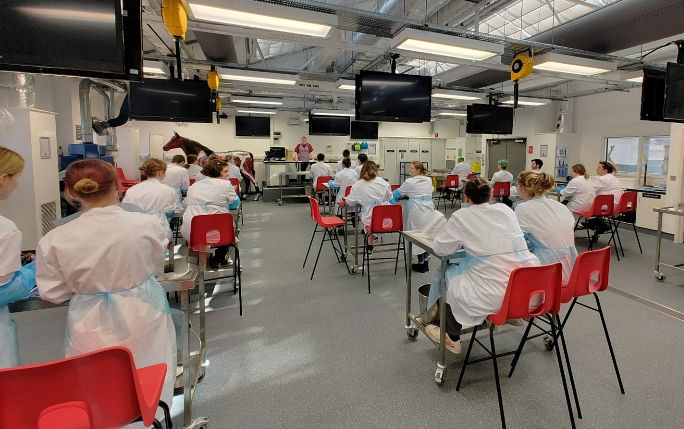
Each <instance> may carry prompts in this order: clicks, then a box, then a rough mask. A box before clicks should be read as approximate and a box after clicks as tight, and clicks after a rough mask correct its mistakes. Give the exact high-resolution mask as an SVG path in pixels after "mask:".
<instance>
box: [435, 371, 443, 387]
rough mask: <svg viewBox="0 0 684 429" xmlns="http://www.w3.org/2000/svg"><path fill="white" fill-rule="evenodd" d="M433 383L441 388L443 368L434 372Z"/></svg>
mask: <svg viewBox="0 0 684 429" xmlns="http://www.w3.org/2000/svg"><path fill="white" fill-rule="evenodd" d="M435 383H437V385H438V386H441V385H442V383H444V368H439V367H438V368H437V369H436V370H435Z"/></svg>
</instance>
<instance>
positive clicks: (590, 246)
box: [587, 218, 593, 250]
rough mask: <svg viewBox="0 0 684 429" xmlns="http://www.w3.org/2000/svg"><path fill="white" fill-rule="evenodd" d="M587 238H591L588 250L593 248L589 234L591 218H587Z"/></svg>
mask: <svg viewBox="0 0 684 429" xmlns="http://www.w3.org/2000/svg"><path fill="white" fill-rule="evenodd" d="M587 240H589V244H588V246H587V250H591V248H592V247H593V246H592V243H591V235H590V234H589V218H587Z"/></svg>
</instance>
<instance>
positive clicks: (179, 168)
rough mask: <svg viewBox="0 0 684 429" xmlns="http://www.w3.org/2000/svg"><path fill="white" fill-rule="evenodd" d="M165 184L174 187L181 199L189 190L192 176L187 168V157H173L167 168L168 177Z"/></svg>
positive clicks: (164, 181) (165, 177)
mask: <svg viewBox="0 0 684 429" xmlns="http://www.w3.org/2000/svg"><path fill="white" fill-rule="evenodd" d="M163 183H164V184H165V185H167V186H170V187H172V188H173V189H174V190H175V191H176V193H177V194H178V196H179V197H180V196H181V195H182V194H184V193H185V192H186V191H187V190H188V187H189V186H190V176H189V175H188V170H187V169H186V168H185V157H184V156H183V155H174V156H173V158H172V159H171V164H169V165H168V167H167V168H166V176H164V180H163Z"/></svg>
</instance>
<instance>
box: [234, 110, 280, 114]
mask: <svg viewBox="0 0 684 429" xmlns="http://www.w3.org/2000/svg"><path fill="white" fill-rule="evenodd" d="M237 112H238V113H253V114H255V115H275V114H276V112H275V110H243V109H238V111H237Z"/></svg>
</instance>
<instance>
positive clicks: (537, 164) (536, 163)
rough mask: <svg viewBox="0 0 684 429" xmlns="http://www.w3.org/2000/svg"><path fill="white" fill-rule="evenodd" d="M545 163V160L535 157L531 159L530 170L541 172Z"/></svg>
mask: <svg viewBox="0 0 684 429" xmlns="http://www.w3.org/2000/svg"><path fill="white" fill-rule="evenodd" d="M543 165H544V161H542V160H541V159H539V158H534V159H533V160H532V161H530V170H532V171H537V172H539V171H541V168H542V166H543Z"/></svg>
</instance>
